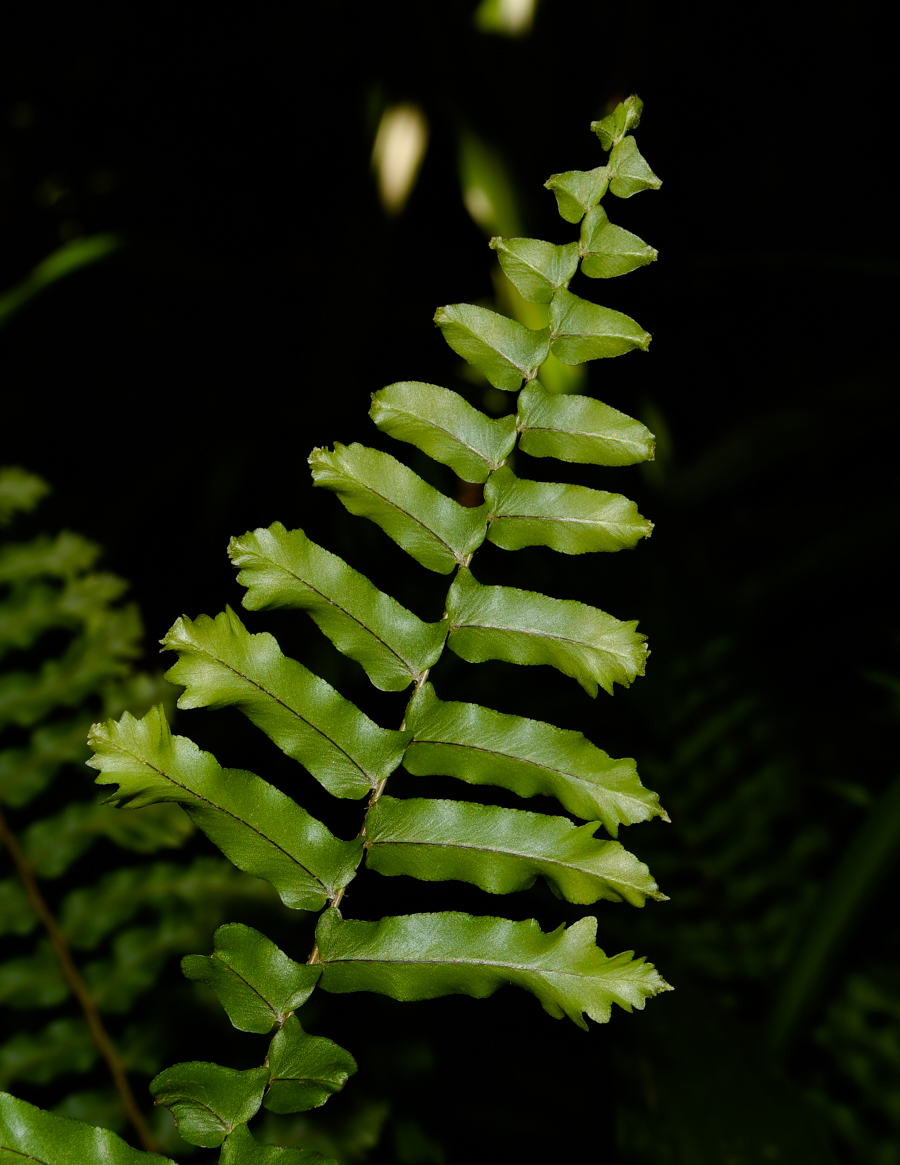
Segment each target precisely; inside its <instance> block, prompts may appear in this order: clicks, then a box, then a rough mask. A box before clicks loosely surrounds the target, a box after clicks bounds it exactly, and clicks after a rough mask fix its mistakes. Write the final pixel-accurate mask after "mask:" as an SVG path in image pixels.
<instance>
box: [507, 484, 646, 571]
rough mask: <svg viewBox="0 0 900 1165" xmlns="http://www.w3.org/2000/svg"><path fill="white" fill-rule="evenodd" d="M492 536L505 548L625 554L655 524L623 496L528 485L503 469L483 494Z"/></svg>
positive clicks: (560, 486) (576, 487) (580, 488)
mask: <svg viewBox="0 0 900 1165" xmlns="http://www.w3.org/2000/svg"><path fill="white" fill-rule="evenodd" d="M484 497H485V501H486V502H487V503H488V505H489V506H490V517H489V524H488V538H489V539H490V541H491V542H494V543H496V544H497V545H498V546H502V547H503V548H504V550H519V549H521V548H522V547H523V546H549V547H550V548H551V549H552V550H557V551H559V552H560V553H561V554H585V553H587V552H589V551H593V550H623V549H625V548H629V549H630V548H631V547H633V546H635V545H636V543H637V542H638V540H639V539H641V538H646V537H647V536H648V535H649V534H650V532H651V530H652V529H653V523H652V522H648V521H647V519H646V518H642V517H641V515H640V514H639V513H638V509H637V506H636V504H635V503H634V502H632V501H629V499H628V498H623V497H622V495H621V494H611V493H605V492H602V491H601V490H596V489H588V488H587V487H586V486H581V485H563V484H560V483H558V482H544V481H524V480H522V479H521V478H518V477H516V475H515V474H514V473H513V471H512V470H511V469H509V468H508V467H506V466H504V467H503V468H502V469H500V470H498V471H497V473H495V474H493V475H492V476H491V479H490V480H489V481H488V483H487V485H486V486H485V490H484Z"/></svg>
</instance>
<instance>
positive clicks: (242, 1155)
mask: <svg viewBox="0 0 900 1165" xmlns="http://www.w3.org/2000/svg"><path fill="white" fill-rule="evenodd" d="M219 1165H338V1163H337V1161H335V1159H334V1158H333V1157H323V1156H322V1154H321V1153H317V1152H316V1151H315V1150H314V1149H295V1148H293V1147H291V1146H287V1147H282V1146H280V1145H260V1144H259V1143H258V1142H257V1141H256V1140H255V1139H254V1137H253V1134H252V1133H251V1132H250V1130H249V1129H248V1128H247V1126H246V1125H237V1126H235V1129H234V1132H232V1133H229V1134H228V1136H227V1137H226V1138H225V1143H224V1144H223V1145H222V1152H221V1153H220V1154H219Z"/></svg>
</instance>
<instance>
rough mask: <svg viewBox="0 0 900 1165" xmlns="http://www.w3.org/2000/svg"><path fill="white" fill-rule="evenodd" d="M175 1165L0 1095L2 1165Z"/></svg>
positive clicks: (111, 1136) (97, 1130)
mask: <svg viewBox="0 0 900 1165" xmlns="http://www.w3.org/2000/svg"><path fill="white" fill-rule="evenodd" d="M29 1161H34V1162H36V1163H39V1165H175V1162H174V1161H173V1160H172V1159H171V1158H170V1157H163V1156H162V1155H161V1154H159V1153H145V1152H143V1151H142V1150H141V1149H133V1148H132V1147H131V1145H129V1144H128V1143H127V1142H126V1141H123V1140H122V1138H121V1137H118V1136H116V1134H115V1133H113V1132H110V1130H109V1129H100V1128H95V1127H93V1126H92V1125H88V1124H85V1123H84V1121H80V1120H72V1119H70V1118H69V1117H66V1116H56V1115H55V1114H54V1113H52V1112H44V1111H43V1109H40V1108H38V1107H37V1106H36V1105H34V1104H28V1103H27V1102H26V1101H24V1100H18V1099H17V1098H16V1097H15V1096H10V1095H9V1093H7V1092H0V1162H2V1163H3V1165H26V1163H27V1162H29Z"/></svg>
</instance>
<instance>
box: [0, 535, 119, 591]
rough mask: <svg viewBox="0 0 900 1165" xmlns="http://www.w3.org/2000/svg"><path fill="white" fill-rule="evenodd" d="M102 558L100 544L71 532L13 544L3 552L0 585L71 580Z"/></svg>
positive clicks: (0, 553) (0, 561)
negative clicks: (30, 580)
mask: <svg viewBox="0 0 900 1165" xmlns="http://www.w3.org/2000/svg"><path fill="white" fill-rule="evenodd" d="M99 556H100V547H99V546H97V545H96V543H94V542H89V541H88V540H87V538H82V536H81V535H80V534H73V533H71V532H70V531H68V530H64V531H63V532H62V533H60V534H56V535H54V536H52V537H51V536H49V535H43V536H42V537H39V538H34V539H33V540H32V541H31V542H21V543H17V542H13V543H11V544H10V545H8V546H4V547H2V548H0V583H15V582H20V581H22V580H23V579H31V578H35V577H40V576H47V577H50V578H71V577H73V576H74V575H77V574H81V573H82V572H83V571H86V570H90V568H91V567H92V566H93V565H94V563H95V562H96V561H97V559H98V557H99Z"/></svg>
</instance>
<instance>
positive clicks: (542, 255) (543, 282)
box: [491, 238, 578, 303]
mask: <svg viewBox="0 0 900 1165" xmlns="http://www.w3.org/2000/svg"><path fill="white" fill-rule="evenodd" d="M491 249H492V250H494V251H496V252H497V258H498V259H499V260H500V266H501V267H502V268H503V273H504V275H505V276H506V277H507V279H509V281H510V282H511V283H513V284H515V286H516V289H517V290H518V292H519V294H520V295H521V296H522V298H523V299H527V300H528V301H529V302H531V303H549V302H550V301H551V299H553V293H554V292H555V291H556V289H557V288H559V287H568V286H569V280H570V279H571V278H572V276H573V275H574V274H575V272H576V271H577V270H578V244H577V243H566V244H565V245H563V246H557V245H556V244H555V243H545V242H543V240H541V239H501V238H493V239H491Z"/></svg>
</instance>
